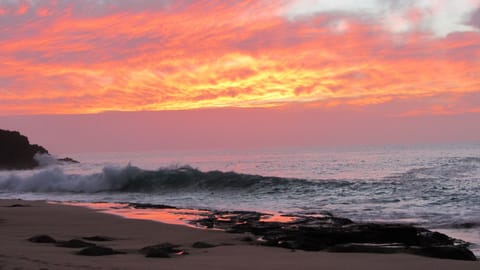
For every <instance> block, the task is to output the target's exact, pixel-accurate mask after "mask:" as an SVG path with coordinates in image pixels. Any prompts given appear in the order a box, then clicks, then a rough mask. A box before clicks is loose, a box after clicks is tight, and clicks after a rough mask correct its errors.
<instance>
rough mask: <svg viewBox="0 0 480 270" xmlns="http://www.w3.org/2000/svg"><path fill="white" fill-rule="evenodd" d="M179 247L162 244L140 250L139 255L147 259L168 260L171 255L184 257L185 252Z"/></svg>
mask: <svg viewBox="0 0 480 270" xmlns="http://www.w3.org/2000/svg"><path fill="white" fill-rule="evenodd" d="M179 247H180V246H179V245H174V244H170V243H162V244H158V245H153V246H148V247H144V248H142V249H140V253H142V254H144V255H145V257H147V258H170V257H172V255H186V254H187V253H186V252H185V250H182V249H179Z"/></svg>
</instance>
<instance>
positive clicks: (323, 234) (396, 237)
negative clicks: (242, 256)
mask: <svg viewBox="0 0 480 270" xmlns="http://www.w3.org/2000/svg"><path fill="white" fill-rule="evenodd" d="M262 215H263V214H259V213H252V214H248V213H245V212H239V213H238V214H236V213H235V212H213V213H212V214H211V215H210V216H209V217H208V218H203V219H200V220H196V221H194V222H193V223H194V224H199V225H202V226H206V227H208V228H219V229H223V230H225V231H227V232H230V233H251V234H254V235H255V236H256V237H257V239H258V240H256V244H259V245H265V246H275V247H283V248H289V249H292V250H294V249H300V250H306V251H320V250H324V251H332V252H370V253H397V252H400V253H411V254H417V255H422V256H429V257H435V258H447V259H457V260H476V258H475V256H474V255H473V253H472V252H471V251H470V250H469V249H468V248H467V245H457V244H456V243H457V241H456V239H453V238H450V237H448V236H447V235H445V234H442V233H438V232H432V231H429V230H427V229H425V228H421V227H415V226H412V225H408V224H377V223H354V222H353V221H351V220H349V219H344V218H337V217H333V216H323V217H314V216H298V217H297V219H296V220H293V221H290V222H268V221H262V219H261V218H260V217H261V216H262Z"/></svg>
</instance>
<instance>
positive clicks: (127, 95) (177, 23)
mask: <svg viewBox="0 0 480 270" xmlns="http://www.w3.org/2000/svg"><path fill="white" fill-rule="evenodd" d="M140 2H141V3H143V4H144V5H145V8H144V9H141V8H140V9H139V7H138V6H142V5H141V4H138V5H136V6H135V5H132V4H129V3H128V2H124V1H119V2H118V4H117V5H101V4H100V3H95V2H94V1H86V2H79V3H71V2H69V1H57V3H56V4H55V3H53V2H47V1H45V2H41V4H39V5H38V6H35V7H34V6H32V7H29V6H27V7H26V8H27V9H25V7H24V5H22V4H21V3H18V5H17V6H14V7H7V6H2V4H0V10H5V11H4V14H3V15H2V16H3V18H2V20H4V21H5V22H6V26H4V27H0V115H9V114H44V113H49V114H50V113H54V114H55V113H67V114H68V113H96V112H102V111H111V110H121V111H142V110H185V109H193V108H209V107H272V106H273V107H278V106H288V105H289V104H305V106H310V105H311V104H321V106H324V107H325V108H332V107H337V106H340V105H345V106H352V107H365V106H374V105H378V104H384V103H389V102H393V101H395V100H396V99H398V98H399V97H401V99H402V100H418V99H419V98H420V97H426V96H433V95H468V94H469V93H478V92H479V91H480V80H479V78H480V63H479V62H478V60H477V59H480V33H479V32H458V33H455V34H450V35H448V36H446V37H436V36H434V35H432V33H428V32H422V31H412V32H409V33H401V34H399V33H392V32H389V31H387V30H385V27H382V26H381V25H378V22H377V21H374V20H367V19H362V18H361V17H358V16H354V15H348V14H347V15H345V14H332V13H319V14H316V15H311V16H305V17H300V18H296V19H289V18H286V17H284V16H282V12H283V9H284V8H286V6H287V5H285V4H286V3H287V1H268V2H267V1H163V2H162V1H159V2H157V3H151V2H149V1H146V2H145V3H144V2H143V1H140ZM160 2H161V3H160ZM29 8H30V9H36V10H34V11H35V12H28V13H27V11H28V9H29ZM24 9H25V11H24V12H23V13H22V15H21V16H20V15H19V12H18V11H20V10H24ZM14 10H17V12H14ZM0 14H1V12H0ZM409 16H410V17H412V19H418V17H419V16H421V11H418V10H412V11H411V12H410V14H409ZM339 22H341V24H340V25H343V27H338V25H339ZM420 99H422V100H424V98H420ZM438 102H439V104H433V105H432V104H424V105H422V104H423V103H420V104H418V106H419V107H420V108H418V110H425V108H434V107H432V106H438V107H437V108H447V109H448V110H452V111H455V110H456V108H450V107H448V106H446V105H448V102H449V101H448V100H439V101H438ZM422 106H425V107H422ZM437 111H438V110H437Z"/></svg>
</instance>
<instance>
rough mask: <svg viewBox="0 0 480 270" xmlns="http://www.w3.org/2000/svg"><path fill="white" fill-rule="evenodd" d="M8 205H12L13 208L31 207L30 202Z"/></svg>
mask: <svg viewBox="0 0 480 270" xmlns="http://www.w3.org/2000/svg"><path fill="white" fill-rule="evenodd" d="M7 207H12V208H15V207H30V205H28V204H12V205H9V206H7Z"/></svg>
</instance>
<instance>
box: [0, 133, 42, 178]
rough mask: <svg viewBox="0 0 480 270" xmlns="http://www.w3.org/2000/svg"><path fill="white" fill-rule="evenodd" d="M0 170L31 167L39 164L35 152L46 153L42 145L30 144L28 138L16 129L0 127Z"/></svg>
mask: <svg viewBox="0 0 480 270" xmlns="http://www.w3.org/2000/svg"><path fill="white" fill-rule="evenodd" d="M0 149H2V151H0V170H23V169H33V168H35V167H37V166H38V165H39V164H38V162H37V161H36V160H35V159H34V156H35V154H48V151H47V150H46V149H45V148H43V147H42V146H39V145H36V144H30V142H29V141H28V138H27V137H25V136H23V135H21V134H20V133H19V132H17V131H9V130H2V129H0Z"/></svg>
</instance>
